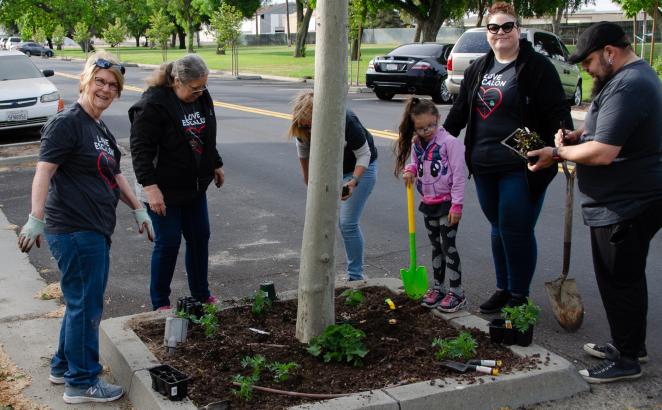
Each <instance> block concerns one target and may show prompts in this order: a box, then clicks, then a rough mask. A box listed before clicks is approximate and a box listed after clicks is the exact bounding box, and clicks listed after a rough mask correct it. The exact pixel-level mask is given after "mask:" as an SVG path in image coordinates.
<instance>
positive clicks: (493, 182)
mask: <svg viewBox="0 0 662 410" xmlns="http://www.w3.org/2000/svg"><path fill="white" fill-rule="evenodd" d="M525 172H526V171H524V170H522V171H511V172H499V173H493V174H483V175H476V176H475V179H476V192H477V194H478V201H479V202H480V207H481V209H482V210H483V213H484V214H485V216H486V217H487V219H488V221H489V222H490V224H491V225H492V232H491V238H492V257H493V259H494V269H495V271H496V279H497V284H496V285H497V288H498V289H505V290H508V291H509V292H510V293H514V294H517V295H520V296H528V295H529V286H530V285H531V279H532V278H533V273H534V272H535V270H536V260H537V258H538V249H537V244H536V237H535V233H534V229H535V226H536V222H537V221H538V216H539V215H540V209H541V208H542V203H543V200H544V199H545V194H544V192H543V193H542V194H540V195H539V196H538V197H537V198H535V199H531V195H530V194H529V187H528V184H527V181H526V173H525Z"/></svg>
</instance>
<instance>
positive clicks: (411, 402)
mask: <svg viewBox="0 0 662 410" xmlns="http://www.w3.org/2000/svg"><path fill="white" fill-rule="evenodd" d="M343 286H345V287H366V286H385V287H388V288H389V289H391V290H392V291H394V292H402V288H401V282H400V281H399V280H396V279H370V280H367V281H362V282H359V283H346V284H343ZM280 296H281V298H285V297H286V296H285V294H284V293H281V295H280ZM289 296H290V297H291V298H295V297H296V292H289ZM435 314H439V315H441V316H442V317H443V318H444V319H446V320H447V321H448V322H449V323H451V324H452V325H453V326H456V327H462V326H465V327H475V328H478V329H480V330H482V331H484V332H487V329H488V322H487V321H486V320H484V319H482V318H479V317H477V316H474V315H472V314H470V313H468V312H458V313H454V314H447V315H442V314H441V313H437V312H436V311H435ZM167 316H168V313H167V312H149V313H142V314H137V315H132V316H124V317H118V318H112V319H107V320H104V321H103V322H101V328H100V330H101V332H100V354H101V358H102V360H103V361H104V363H105V364H106V365H107V366H108V367H109V368H110V370H111V372H112V373H113V376H114V377H115V380H116V381H117V382H118V383H119V384H121V385H122V386H124V388H125V389H126V391H127V395H128V396H129V399H130V400H131V402H132V404H133V406H134V408H138V409H141V410H142V409H145V410H151V409H196V406H195V405H194V404H193V403H192V402H191V401H190V400H189V399H184V400H183V401H180V402H175V401H169V400H167V399H166V398H165V397H163V396H161V395H160V394H158V393H157V392H155V391H154V390H152V387H151V386H152V384H151V378H150V375H149V372H148V369H149V368H151V367H154V366H157V365H159V364H160V363H159V362H158V360H157V359H156V357H155V356H154V354H152V352H151V351H150V350H149V349H148V348H147V346H145V344H144V343H143V342H142V341H141V340H140V338H139V337H138V336H137V335H136V334H135V333H134V332H133V330H132V323H135V322H136V321H139V322H143V321H154V320H164V319H165V318H166V317H167ZM510 348H511V350H512V351H513V353H514V354H515V355H517V356H520V357H525V356H529V357H536V358H538V359H539V361H540V362H541V365H539V366H537V367H536V368H535V369H530V370H527V371H514V372H512V373H507V374H502V375H499V376H497V377H493V376H482V377H477V383H472V384H468V383H466V382H461V381H459V382H458V381H457V380H454V379H437V380H430V381H425V382H418V383H413V384H408V385H402V386H397V387H391V388H382V389H378V390H372V391H367V392H361V393H355V394H352V395H350V396H347V397H341V398H336V399H332V400H326V401H323V402H316V403H307V404H302V405H299V406H296V407H291V409H301V410H303V409H308V410H312V409H329V410H331V409H342V410H351V409H380V410H381V409H384V410H386V409H389V410H390V409H393V410H400V409H429V408H435V407H438V406H439V405H440V404H441V403H443V407H444V408H450V409H453V408H458V409H459V408H462V409H466V408H469V409H494V408H499V407H504V406H507V407H511V408H517V407H520V406H526V405H531V404H535V403H540V402H544V401H549V400H556V399H560V398H565V397H569V396H572V395H574V394H577V393H580V392H585V391H588V390H589V386H588V384H586V382H584V380H583V379H582V378H581V376H580V375H579V374H578V372H577V370H576V369H575V367H574V366H573V365H572V364H570V363H569V362H568V361H567V360H565V359H563V358H562V357H560V356H558V355H556V354H554V353H552V352H550V351H548V350H546V349H543V348H542V347H540V346H537V345H530V346H528V347H519V346H511V347H510Z"/></svg>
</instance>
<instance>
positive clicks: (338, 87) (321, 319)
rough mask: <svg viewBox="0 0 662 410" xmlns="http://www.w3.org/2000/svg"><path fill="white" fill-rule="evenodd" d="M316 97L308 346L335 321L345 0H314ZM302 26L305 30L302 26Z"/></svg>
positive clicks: (307, 228)
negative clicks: (317, 16) (316, 20)
mask: <svg viewBox="0 0 662 410" xmlns="http://www.w3.org/2000/svg"><path fill="white" fill-rule="evenodd" d="M317 7H318V10H319V13H320V26H319V29H318V30H317V47H318V48H317V58H316V60H315V98H314V103H313V121H312V124H313V128H312V137H311V140H312V141H314V142H313V144H311V150H310V169H309V177H308V193H307V197H308V199H307V201H306V220H305V224H304V229H303V240H302V243H303V245H302V247H301V264H300V266H299V287H298V292H297V297H298V305H297V324H296V338H297V339H298V340H299V341H300V342H302V343H308V342H309V341H310V340H311V339H312V338H314V337H316V336H318V335H319V334H320V333H322V332H323V331H324V329H326V327H327V326H329V325H332V324H334V323H335V309H334V286H335V278H336V269H335V248H336V246H335V240H336V224H337V222H338V203H339V202H338V201H340V184H341V182H340V181H341V179H342V170H341V166H342V146H343V143H344V135H345V98H346V96H347V65H346V64H338V61H347V2H346V1H337V0H318V2H317ZM306 28H307V27H306Z"/></svg>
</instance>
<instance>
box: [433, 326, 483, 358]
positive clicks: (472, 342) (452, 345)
mask: <svg viewBox="0 0 662 410" xmlns="http://www.w3.org/2000/svg"><path fill="white" fill-rule="evenodd" d="M477 346H478V343H476V339H474V337H473V336H471V333H469V332H460V335H459V336H458V337H456V338H453V339H441V338H436V339H434V340H433V341H432V347H438V348H439V350H437V352H436V353H435V354H434V356H435V357H436V358H437V360H444V359H469V358H471V357H473V356H475V355H476V347H477Z"/></svg>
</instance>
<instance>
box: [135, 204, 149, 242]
mask: <svg viewBox="0 0 662 410" xmlns="http://www.w3.org/2000/svg"><path fill="white" fill-rule="evenodd" d="M131 213H133V217H134V218H135V220H136V223H137V224H138V232H140V233H143V231H145V230H147V239H149V240H150V241H154V227H153V226H152V219H151V218H150V217H149V215H148V214H147V209H145V208H138V209H134V210H132V211H131Z"/></svg>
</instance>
